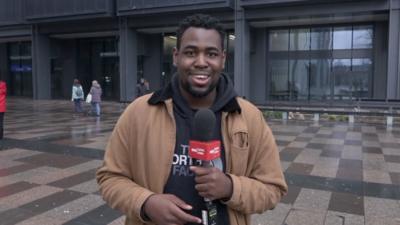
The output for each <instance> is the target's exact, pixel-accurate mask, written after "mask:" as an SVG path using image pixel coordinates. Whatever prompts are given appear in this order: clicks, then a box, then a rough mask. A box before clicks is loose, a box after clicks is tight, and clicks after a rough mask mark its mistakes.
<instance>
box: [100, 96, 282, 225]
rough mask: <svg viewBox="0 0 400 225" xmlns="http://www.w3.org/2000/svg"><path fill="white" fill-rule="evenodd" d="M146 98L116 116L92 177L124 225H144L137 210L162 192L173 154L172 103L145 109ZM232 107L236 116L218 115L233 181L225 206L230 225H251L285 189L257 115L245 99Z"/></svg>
mask: <svg viewBox="0 0 400 225" xmlns="http://www.w3.org/2000/svg"><path fill="white" fill-rule="evenodd" d="M149 98H150V95H145V96H143V97H141V98H138V99H137V100H135V101H134V102H133V103H132V104H130V105H129V106H128V108H127V109H126V110H125V112H124V113H123V114H122V115H121V117H120V119H119V120H118V122H117V124H116V126H115V128H114V131H113V133H112V135H111V137H110V140H109V143H108V145H107V148H106V153H105V156H104V165H103V166H102V167H101V168H100V169H99V170H98V171H97V181H98V183H99V185H100V191H101V194H102V195H103V197H104V199H105V201H106V202H107V203H108V204H109V205H110V206H111V207H112V208H115V209H118V210H120V211H122V212H123V213H124V214H125V215H127V220H126V224H129V225H142V224H144V222H143V220H142V219H141V218H140V209H141V207H142V205H143V203H144V201H145V200H146V199H147V198H148V197H149V196H150V195H151V194H153V193H162V192H163V189H164V185H165V184H166V182H167V179H168V176H169V173H170V171H171V166H172V157H173V154H174V149H175V141H176V140H175V139H176V127H175V120H174V116H173V111H172V109H173V104H172V99H168V100H166V101H165V104H159V105H149V104H148V102H147V101H148V99H149ZM237 101H238V103H239V105H240V107H241V113H238V112H235V113H227V112H223V114H222V119H221V120H222V126H221V129H222V131H221V132H222V137H223V143H224V148H225V155H226V156H225V157H226V172H227V173H228V174H229V175H230V176H231V178H232V181H233V195H232V197H231V199H230V200H229V201H228V202H226V205H227V206H228V213H229V219H230V223H231V225H250V214H252V213H262V212H264V211H265V210H268V209H271V208H273V207H274V206H275V205H276V204H277V203H278V202H279V201H280V199H281V196H282V195H284V194H285V193H286V192H287V185H286V183H285V180H284V177H283V174H282V170H281V166H280V161H279V153H278V150H277V146H276V144H275V140H274V137H273V135H272V132H271V130H270V128H269V127H268V126H267V125H266V123H265V121H264V118H263V115H262V113H261V112H260V111H259V110H258V109H257V108H256V107H255V106H253V105H252V104H251V103H249V102H247V101H246V100H244V99H241V98H237Z"/></svg>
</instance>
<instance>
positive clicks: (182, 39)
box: [173, 14, 225, 98]
mask: <svg viewBox="0 0 400 225" xmlns="http://www.w3.org/2000/svg"><path fill="white" fill-rule="evenodd" d="M224 37H225V36H224V31H223V30H222V27H221V25H220V24H219V22H218V20H217V19H215V18H213V17H210V16H207V15H202V14H196V15H193V16H190V17H187V18H186V19H184V20H183V21H182V23H181V24H180V27H179V29H178V31H177V39H178V40H177V47H176V48H174V52H173V57H174V65H175V66H176V67H177V71H178V77H179V82H180V88H181V90H183V94H184V95H186V96H187V97H190V98H192V97H194V98H204V97H210V95H212V94H215V87H216V85H217V83H218V80H219V76H220V74H221V72H222V70H223V69H224V64H225V51H224V45H223V43H224ZM214 96H215V95H214Z"/></svg>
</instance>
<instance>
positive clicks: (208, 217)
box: [189, 109, 221, 225]
mask: <svg viewBox="0 0 400 225" xmlns="http://www.w3.org/2000/svg"><path fill="white" fill-rule="evenodd" d="M215 124H216V118H215V115H214V112H213V111H211V110H210V109H199V110H198V111H197V112H196V114H195V115H194V121H193V130H192V139H191V140H189V156H190V157H191V158H193V159H198V160H201V165H202V167H212V166H213V165H212V162H211V161H212V160H214V159H217V158H219V157H220V155H221V142H220V141H219V140H212V139H213V132H214V129H215ZM204 201H205V203H206V208H207V210H202V212H201V213H202V222H203V225H217V206H216V205H215V204H214V203H213V202H212V201H211V200H210V199H207V198H204Z"/></svg>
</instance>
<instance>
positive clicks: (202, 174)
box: [190, 166, 233, 200]
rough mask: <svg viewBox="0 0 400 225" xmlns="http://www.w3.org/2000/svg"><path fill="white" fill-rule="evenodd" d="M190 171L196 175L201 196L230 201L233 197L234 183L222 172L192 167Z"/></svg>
mask: <svg viewBox="0 0 400 225" xmlns="http://www.w3.org/2000/svg"><path fill="white" fill-rule="evenodd" d="M190 170H191V171H192V172H193V173H195V174H196V177H195V181H196V183H197V184H196V186H195V188H196V190H197V191H198V192H199V195H200V196H202V197H204V198H207V199H210V200H215V199H230V198H231V196H232V191H233V187H232V181H231V179H230V178H229V177H228V176H227V175H225V174H224V173H223V172H222V171H221V170H219V169H218V168H215V167H198V166H191V167H190Z"/></svg>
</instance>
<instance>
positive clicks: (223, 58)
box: [222, 50, 226, 69]
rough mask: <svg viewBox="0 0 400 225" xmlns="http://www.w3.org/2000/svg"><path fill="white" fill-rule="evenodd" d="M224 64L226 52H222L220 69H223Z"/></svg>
mask: <svg viewBox="0 0 400 225" xmlns="http://www.w3.org/2000/svg"><path fill="white" fill-rule="evenodd" d="M225 62H226V50H223V51H222V69H225Z"/></svg>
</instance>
